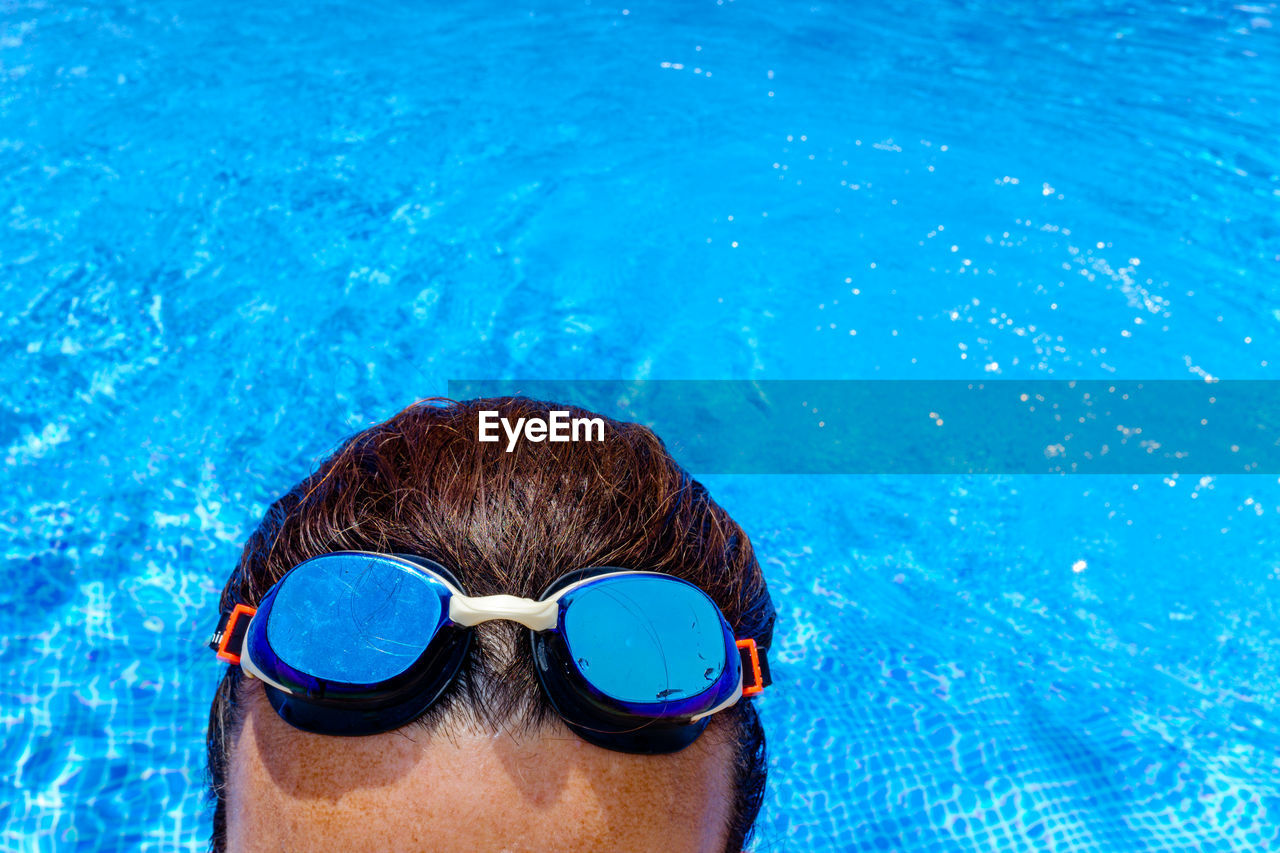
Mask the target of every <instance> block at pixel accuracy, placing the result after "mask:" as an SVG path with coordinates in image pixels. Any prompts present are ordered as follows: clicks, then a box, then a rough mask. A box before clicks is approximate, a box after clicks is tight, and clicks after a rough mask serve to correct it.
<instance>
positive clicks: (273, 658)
mask: <svg viewBox="0 0 1280 853" xmlns="http://www.w3.org/2000/svg"><path fill="white" fill-rule="evenodd" d="M766 605H767V602H766ZM767 606H768V613H769V616H770V617H771V616H772V606H771V605H767ZM496 619H509V620H512V621H515V622H519V623H520V624H521V625H524V626H525V627H527V628H528V629H529V637H530V642H531V643H532V647H533V660H534V665H535V668H536V670H537V673H538V679H539V680H540V681H541V683H542V686H543V689H544V690H545V692H546V695H547V697H548V699H549V700H550V701H551V703H552V705H554V707H555V709H556V711H557V712H558V713H559V714H560V716H561V717H563V718H564V720H565V722H566V723H567V724H568V726H569V728H570V729H571V730H572V731H573V732H574V733H576V734H577V735H578V736H579V737H581V738H583V739H584V740H586V741H588V742H590V743H593V744H595V745H597V746H601V747H605V748H607V749H613V750H617V751H620V752H633V753H649V754H654V753H667V752H675V751H677V750H680V749H683V748H684V747H686V746H688V745H689V744H690V743H692V742H693V741H694V740H695V739H696V738H697V737H698V735H700V734H701V733H702V731H703V729H705V728H706V726H707V723H708V722H709V718H710V716H711V715H712V714H714V713H716V712H717V711H722V710H724V709H726V708H729V707H732V706H733V705H734V704H736V703H737V702H738V701H739V700H740V699H742V698H744V697H749V696H753V695H755V694H757V693H759V692H760V691H762V690H763V689H764V688H765V687H766V686H767V685H769V684H770V683H771V679H770V676H769V665H768V661H767V659H766V646H767V645H768V640H769V636H768V634H769V633H771V631H770V632H768V633H767V634H766V635H765V636H764V637H762V638H760V641H759V642H758V641H757V639H756V638H747V639H735V637H734V635H733V631H732V629H731V628H730V627H729V624H728V623H727V622H726V621H725V618H724V614H723V613H721V611H720V608H719V607H717V606H716V604H715V602H713V601H712V600H711V598H710V597H708V596H707V594H706V593H705V592H703V591H702V590H701V589H699V588H698V587H697V586H694V585H693V584H691V583H689V582H687V581H684V580H681V579H680V578H676V577H673V576H671V575H666V574H661V573H658V572H646V571H629V570H625V569H618V568H597V569H580V570H577V571H575V572H571V573H569V574H568V575H565V576H564V577H562V578H560V579H559V580H557V581H556V582H555V583H553V584H551V586H550V587H548V588H547V589H546V590H545V591H544V592H543V594H542V596H541V597H540V598H539V599H538V600H536V601H535V600H533V599H528V598H517V597H515V596H511V595H490V596H484V597H478V598H472V597H469V596H467V595H466V594H465V593H464V592H463V590H462V586H461V584H460V583H459V582H458V580H457V578H456V577H454V575H453V574H452V573H451V572H450V571H449V570H448V569H446V568H445V567H444V566H442V565H440V564H439V563H437V562H434V561H432V560H427V559H424V558H421V557H413V556H407V555H388V554H374V553H368V552H363V551H340V552H335V553H331V554H325V555H323V556H319V557H315V558H313V559H310V560H307V561H305V562H303V563H300V564H299V565H297V566H295V567H294V568H293V569H290V570H289V571H288V572H287V573H286V574H285V575H284V577H282V578H281V579H280V580H279V581H278V582H277V583H276V584H275V585H274V586H272V587H271V589H270V590H268V591H267V594H266V595H265V596H263V598H262V601H261V603H260V604H259V605H258V606H257V608H253V607H249V606H247V605H244V604H237V605H236V606H235V608H234V609H233V610H232V611H231V612H230V613H227V614H225V615H224V616H223V617H222V620H221V622H220V623H219V625H218V630H217V631H216V632H215V633H214V635H213V638H212V639H211V640H210V642H209V645H210V647H211V648H213V649H215V650H216V651H217V652H218V657H219V658H220V659H222V660H225V661H227V662H229V663H231V664H238V665H239V666H240V667H241V668H242V669H243V671H244V672H245V673H247V674H248V675H250V676H252V677H254V678H257V679H259V680H261V681H262V683H263V685H264V686H265V688H266V694H267V698H268V700H269V701H270V703H271V705H272V707H273V708H275V710H276V713H278V714H279V715H280V717H282V718H283V719H284V720H285V721H286V722H288V723H290V724H291V725H293V726H295V727H296V728H299V729H303V730H305V731H309V732H316V733H320V734H329V735H367V734H376V733H378V732H386V731H391V730H393V729H396V728H399V727H400V726H402V725H404V724H406V723H408V722H410V721H412V720H414V719H416V718H417V717H419V716H420V715H421V714H422V713H423V712H424V711H426V710H427V708H429V707H430V706H431V704H432V703H433V702H435V701H436V699H437V698H439V696H440V695H441V694H442V693H443V692H444V690H445V688H446V687H448V685H449V684H450V682H451V681H452V680H453V678H454V676H455V675H457V673H458V672H459V670H460V669H461V668H462V664H463V662H464V660H465V657H466V654H467V650H468V648H469V646H470V643H471V638H472V633H473V632H472V631H471V628H472V627H473V626H475V625H478V624H480V623H481V622H489V621H492V620H496ZM768 627H769V628H772V619H771V618H770V620H769V624H768Z"/></svg>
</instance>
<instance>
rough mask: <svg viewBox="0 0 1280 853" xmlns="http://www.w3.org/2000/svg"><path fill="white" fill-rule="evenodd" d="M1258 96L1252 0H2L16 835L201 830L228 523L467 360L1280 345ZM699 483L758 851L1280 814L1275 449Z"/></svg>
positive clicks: (896, 358) (1078, 362) (1157, 350)
mask: <svg viewBox="0 0 1280 853" xmlns="http://www.w3.org/2000/svg"><path fill="white" fill-rule="evenodd" d="M1278 76H1280V15H1277V10H1276V5H1275V4H1273V3H1255V4H1245V3H1242V4H1237V5H1234V6H1228V5H1223V4H1204V5H1185V6H1175V5H1170V4H1158V3H1153V2H1149V0H1148V2H1140V3H1124V4H1120V3H1114V2H1110V3H1108V2H1088V3H1080V2H1076V3H1056V4H1044V3H1030V2H1003V3H992V2H977V0H974V2H965V3H957V2H939V3H933V4H928V5H921V4H908V3H901V2H887V3H879V4H873V5H868V4H824V3H812V2H806V3H790V2H781V3H758V2H746V0H723V2H719V1H718V0H707V1H706V2H696V3H673V2H666V3H644V2H632V0H620V2H618V3H602V2H589V3H584V2H579V3H555V4H551V3H546V2H534V3H524V4H517V5H514V6H513V5H512V4H509V3H488V4H465V8H463V6H462V5H461V4H404V3H388V2H381V0H375V2H368V3H359V4H357V3H339V2H333V3H327V4H300V3H299V4H293V3H281V4H260V5H257V6H252V7H245V8H239V9H231V8H227V4H218V3H195V2H189V0H156V2H153V3H148V4H142V5H138V6H131V5H128V4H123V3H119V2H101V3H92V4H83V3H82V4H76V5H68V4H51V3H47V2H44V0H36V2H19V1H18V0H8V2H5V3H3V4H2V5H0V175H2V176H3V181H2V182H0V195H2V196H3V198H2V199H0V216H2V220H0V222H2V225H0V228H2V230H0V454H3V480H2V481H0V484H2V485H3V488H0V531H2V532H3V563H0V616H2V617H3V618H2V619H0V661H2V663H0V666H2V667H3V674H4V676H5V678H4V679H3V686H2V687H0V719H2V720H3V725H4V732H5V736H4V738H3V739H0V753H2V754H3V758H2V759H0V771H2V772H0V826H2V827H3V836H0V847H2V848H3V849H5V850H19V851H44V850H59V851H62V850H76V851H79V850H86V851H88V850H93V851H97V850H146V851H159V850H175V849H181V850H200V849H203V848H204V847H205V845H206V842H207V837H208V833H209V828H210V816H209V813H208V811H207V808H206V804H205V801H204V799H203V786H204V766H203V763H204V747H203V736H204V727H205V722H206V718H207V713H208V703H209V699H210V697H211V693H212V690H213V687H214V685H215V684H216V682H217V680H218V678H219V675H220V668H219V665H218V664H216V663H215V662H214V661H213V660H212V656H211V655H210V654H209V653H208V652H207V651H206V650H205V649H204V647H203V645H202V643H203V641H204V639H205V638H206V637H207V636H208V634H209V632H210V630H211V629H212V627H213V622H214V619H215V607H216V600H217V594H218V590H219V589H220V587H221V584H222V582H223V579H224V578H225V576H226V575H227V573H228V572H229V571H230V569H231V568H232V566H233V565H234V563H235V561H236V558H237V556H238V554H239V549H240V547H241V545H242V544H243V542H244V539H245V537H246V535H247V533H248V532H249V531H250V530H251V529H252V528H253V527H254V525H255V524H256V522H257V520H258V519H259V518H260V516H261V514H262V512H263V510H264V509H265V507H266V506H267V505H268V504H269V503H270V502H271V500H272V499H273V498H274V496H276V495H277V494H278V493H279V492H280V491H281V490H282V489H283V488H285V487H286V486H288V485H290V484H292V483H293V482H295V481H296V480H298V479H300V478H301V477H303V476H304V475H306V474H307V473H308V472H310V471H311V470H313V469H314V467H315V466H316V464H317V463H318V461H319V460H320V459H322V458H323V457H324V456H325V455H326V454H327V453H328V452H329V451H331V450H332V449H333V448H334V447H335V446H336V444H337V443H338V442H339V441H340V440H341V439H342V438H343V437H344V436H346V435H348V434H350V433H351V432H353V431H355V430H357V429H359V428H361V427H363V426H365V425H368V424H370V423H373V422H376V421H378V420H380V419H383V418H385V417H387V416H389V415H390V414H392V413H393V412H395V411H397V410H398V409H400V408H401V407H402V406H404V405H405V404H407V403H409V402H411V401H412V400H414V399H417V398H419V397H423V396H428V395H432V394H442V393H444V391H445V389H446V387H447V384H446V383H447V381H448V380H449V379H451V378H464V377H465V378H484V377H491V378H500V377H518V378H553V379H574V378H592V379H608V378H661V379H681V378H707V379H712V378H734V379H815V378H829V379H866V378H875V379H937V378H953V379H987V380H1018V379H1028V378H1039V379H1044V378H1055V379H1073V378H1075V379H1086V378H1089V379H1096V378H1108V377H1117V378H1129V379H1197V378H1202V377H1206V376H1210V377H1219V378H1238V379H1258V380H1270V379H1274V378H1276V372H1277V367H1278V366H1280V346H1278V345H1280V292H1278V289H1277V281H1280V278H1278V277H1277V272H1278V271H1280V263H1278V262H1280V241H1278V235H1280V232H1278V231H1277V228H1276V222H1277V212H1278V211H1280V154H1278V153H1277V149H1276V146H1275V144H1274V141H1275V139H1276V135H1277V131H1280V89H1278V88H1277V87H1276V86H1275V85H1274V81H1275V80H1276V79H1277V77H1278ZM707 416H708V418H709V419H710V423H709V426H708V428H709V429H712V430H713V429H714V427H715V423H714V419H715V413H714V412H709V413H708V415H707ZM666 438H668V439H669V440H671V441H673V442H675V441H678V439H679V437H678V436H666ZM704 479H705V481H706V482H707V483H708V485H709V486H710V487H711V489H712V492H713V494H714V495H716V496H717V498H718V499H719V500H720V501H721V503H723V504H724V505H725V506H726V507H727V508H728V509H729V511H730V512H731V513H732V514H733V515H734V516H735V517H736V518H738V519H739V520H740V521H741V522H742V523H743V524H744V526H745V527H746V528H747V529H748V531H749V532H750V533H751V534H752V538H753V542H754V543H755V546H756V548H757V551H758V553H759V556H760V558H761V561H762V564H763V566H764V569H765V573H766V576H767V577H768V579H769V582H770V585H771V587H772V589H773V591H774V596H775V600H776V601H777V603H778V609H779V613H780V621H779V630H778V637H777V645H776V647H775V649H774V652H773V659H774V667H773V669H774V676H775V679H776V686H775V687H774V688H773V689H771V690H770V691H769V693H768V695H766V696H765V697H762V698H761V700H760V707H761V709H762V713H763V715H764V719H765V723H766V726H767V728H768V731H769V743H770V749H771V773H770V781H769V791H768V796H767V800H766V803H765V807H764V811H763V813H762V815H761V819H760V822H759V826H758V832H757V835H756V837H755V840H754V842H753V845H752V849H753V850H757V851H766V850H768V851H791V850H797V851H817V852H818V853H823V851H847V850H904V851H992V850H1000V851H1021V850H1073V851H1077V850H1078V851H1086V853H1102V851H1117V853H1130V851H1136V850H1159V851H1172V850H1185V851H1193V850H1194V851H1207V850H1223V851H1227V850H1230V851H1238V850H1264V849H1269V848H1271V847H1275V846H1277V845H1280V707H1278V703H1280V692H1278V691H1280V688H1278V687H1277V685H1280V665H1278V662H1280V652H1278V650H1277V634H1278V631H1280V612H1278V607H1280V606H1278V605H1277V604H1276V602H1277V601H1278V600H1280V557H1278V556H1277V554H1278V553H1280V552H1278V551H1277V547H1276V545H1277V538H1278V537H1277V531H1278V530H1280V527H1278V526H1277V522H1280V482H1277V480H1276V478H1274V477H1264V476H1252V477H1248V476H1207V477H1203V478H1202V477H1199V476H1196V477H1186V476H1184V477H1180V478H1172V477H1160V476H1142V477H1122V476H1064V477H1032V476H1002V477H997V476H968V477H961V476H928V477H926V476H832V477H824V476H770V477H759V476H726V475H713V476H707V477H705V478H704Z"/></svg>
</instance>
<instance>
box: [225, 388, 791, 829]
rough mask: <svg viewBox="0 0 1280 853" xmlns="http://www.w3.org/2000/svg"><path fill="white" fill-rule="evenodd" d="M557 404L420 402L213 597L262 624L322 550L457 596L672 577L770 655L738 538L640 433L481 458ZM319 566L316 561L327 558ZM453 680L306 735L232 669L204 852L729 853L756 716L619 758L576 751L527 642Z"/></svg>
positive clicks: (754, 581)
mask: <svg viewBox="0 0 1280 853" xmlns="http://www.w3.org/2000/svg"><path fill="white" fill-rule="evenodd" d="M553 409H554V410H568V411H569V412H570V414H571V415H572V416H573V417H597V416H595V415H592V414H591V413H589V412H585V411H583V410H580V409H576V408H574V407H572V406H559V405H557V406H550V405H548V404H545V403H540V402H536V401H532V400H527V399H523V398H499V399H490V400H475V401H469V402H465V403H448V402H447V401H425V402H424V403H421V404H416V405H413V406H410V407H409V408H407V409H405V410H404V411H402V412H400V413H399V414H398V415H396V416H395V417H393V418H391V419H390V420H388V421H387V422H385V423H382V424H379V425H376V426H374V427H371V428H369V429H367V430H365V431H363V432H361V433H359V434H357V435H355V436H354V437H352V438H351V439H349V440H348V441H347V442H345V443H344V444H343V445H342V447H341V448H339V450H338V451H337V452H336V453H334V454H333V456H332V457H330V458H329V459H327V460H326V461H325V462H324V463H322V464H321V466H320V468H319V470H318V471H316V472H315V473H314V474H313V475H311V476H310V477H308V478H306V479H305V480H303V481H302V482H301V483H299V484H298V485H297V486H295V487H294V488H293V489H292V490H290V491H289V492H288V493H287V494H286V495H284V496H283V497H282V498H280V499H279V500H278V501H276V503H275V504H273V505H272V506H271V508H270V509H269V510H268V511H267V513H266V516H265V518H264V519H263V521H262V523H261V524H260V525H259V527H258V529H257V530H256V531H255V532H254V534H253V535H252V536H251V537H250V538H249V541H248V542H247V543H246V545H245V548H244V552H243V554H242V556H241V558H240V562H239V565H238V566H237V568H236V570H235V572H234V573H233V574H232V576H231V577H230V579H229V580H228V581H227V584H226V586H225V587H224V589H223V593H222V599H221V612H222V613H223V614H227V613H230V612H231V611H232V610H233V608H235V606H236V605H238V604H244V605H249V606H255V607H256V606H258V604H259V603H260V602H262V600H263V597H264V595H265V594H266V593H267V592H268V590H270V589H271V588H272V586H273V585H275V584H276V583H277V581H279V580H280V579H281V578H282V577H283V576H284V575H285V573H286V572H288V571H289V570H290V569H292V568H293V567H295V566H297V565H299V564H300V563H303V562H304V561H307V560H310V559H313V558H317V557H320V556H321V555H326V554H331V553H333V552H337V551H363V552H374V553H377V554H386V555H407V556H409V557H413V558H416V559H418V560H428V561H434V562H435V563H438V564H440V565H441V566H443V567H447V570H448V571H449V572H452V574H453V575H454V577H455V578H456V579H457V581H458V582H459V583H460V585H461V587H463V588H465V591H466V594H467V595H470V596H490V595H509V596H517V597H520V598H525V599H539V598H540V597H541V596H542V595H543V593H544V592H545V591H546V590H547V588H548V586H549V585H551V584H552V583H553V582H555V581H557V580H558V579H561V578H562V577H564V576H565V575H567V574H568V573H570V572H572V571H574V570H578V569H589V568H593V567H614V568H616V569H623V570H635V571H643V572H658V573H662V574H666V575H673V576H675V577H677V578H681V579H683V580H686V581H688V582H690V583H692V584H694V585H696V586H697V587H698V588H700V589H701V590H702V591H704V592H705V593H706V594H707V596H709V597H710V599H711V600H712V601H713V602H714V603H715V605H717V606H718V607H719V609H720V611H721V612H722V613H723V614H724V618H725V620H726V621H727V623H728V625H729V627H730V628H731V629H732V630H733V633H734V634H735V635H736V636H739V637H746V636H752V637H759V638H761V639H762V640H763V644H764V645H767V642H768V635H769V633H770V632H771V629H772V607H771V605H770V603H769V597H768V593H767V590H766V587H765V581H764V577H763V575H762V574H761V571H760V567H759V564H758V563H757V561H756V559H755V557H754V555H753V553H752V549H751V544H750V542H749V540H748V538H747V536H746V534H745V533H744V532H743V531H742V529H741V528H740V527H739V526H738V525H737V524H736V523H735V522H734V521H733V520H732V519H731V518H729V516H728V515H727V514H726V513H725V512H724V510H723V509H721V508H720V507H719V506H718V505H716V504H715V503H714V502H713V501H712V500H711V498H710V496H709V495H708V493H707V491H706V490H705V488H703V486H702V485H701V484H700V483H698V482H697V481H695V480H693V479H691V478H690V477H689V476H688V474H687V473H685V472H684V471H683V470H682V469H681V468H680V467H679V465H677V464H676V463H675V462H674V460H672V458H671V456H670V455H669V454H668V453H667V452H666V449H665V448H664V446H663V444H662V442H661V441H660V440H659V439H658V438H657V437H656V436H655V435H654V434H653V433H652V432H651V431H650V430H648V429H646V428H644V427H642V426H638V425H635V424H627V423H619V422H615V421H611V420H608V419H605V421H604V422H605V424H606V428H605V431H604V437H603V439H604V440H603V441H568V442H550V441H542V442H535V441H528V440H520V441H516V442H515V443H514V445H513V446H511V447H510V449H508V442H507V439H506V437H505V436H504V437H503V439H502V440H501V441H499V442H485V441H480V440H478V439H479V434H478V432H479V419H480V413H481V411H486V410H487V411H495V410H496V411H497V412H498V413H499V414H500V415H501V416H502V417H504V418H506V419H507V421H508V422H510V423H515V422H516V421H517V420H518V419H519V418H540V419H548V418H549V417H550V413H551V411H552V410H553ZM326 559H331V558H326ZM469 630H470V631H472V632H474V633H473V641H472V642H471V644H470V648H469V651H468V652H467V653H466V657H465V659H464V660H463V662H462V663H461V668H460V669H459V670H458V673H457V675H456V677H454V678H453V679H452V680H451V681H450V682H449V684H448V686H447V687H445V689H444V692H443V693H442V694H441V695H440V696H439V697H438V698H437V699H436V700H435V702H434V703H433V704H431V705H430V707H429V708H428V709H427V710H426V712H425V713H423V714H422V715H421V716H419V717H417V718H416V719H415V720H413V721H412V722H410V723H409V724H408V725H405V726H403V727H402V728H399V729H396V730H394V731H388V732H384V733H379V734H370V735H365V736H360V737H333V736H327V735H323V734H312V733H309V732H306V731H302V730H301V729H300V728H296V727H294V726H291V725H290V724H289V723H286V722H285V721H284V720H283V719H281V717H280V716H278V715H277V714H276V713H275V711H273V707H272V705H271V704H269V703H268V699H267V696H266V694H265V692H264V688H263V683H262V682H261V681H259V680H256V679H249V678H246V677H245V676H244V675H243V672H242V669H241V667H239V666H231V667H229V668H228V669H227V672H226V674H225V676H224V678H223V680H222V683H221V684H220V685H219V687H218V690H217V693H216V695H215V697H214V701H213V706H212V708H211V711H210V723H209V731H208V739H207V745H208V760H209V772H210V777H211V795H212V797H213V800H214V828H213V838H212V849H213V850H215V851H221V850H224V849H259V848H261V849H298V850H303V849H313V848H316V849H330V850H343V849H354V848H355V847H357V846H358V847H359V848H360V849H368V850H381V849H388V850H406V851H408V850H431V851H449V850H475V851H487V850H493V851H498V850H509V851H517V850H528V851H537V850H551V849H555V850H564V851H571V850H603V849H627V850H635V851H642V850H655V851H656V850H663V851H683V850H690V851H695V850H696V851H708V853H720V851H730V853H737V851H738V850H740V849H742V846H743V845H744V844H745V841H746V839H747V837H748V836H749V834H750V832H751V828H752V825H753V824H754V822H755V818H756V816H757V814H758V812H759V809H760V805H761V801H762V798H763V794H764V786H765V778H766V765H765V739H764V732H763V729H762V727H761V725H760V721H759V718H758V716H757V714H756V711H755V709H754V707H753V704H752V702H750V701H746V700H744V701H739V702H737V703H736V704H734V705H733V706H732V707H730V708H728V709H727V710H724V711H720V712H718V713H715V714H712V715H711V716H710V717H709V718H708V719H709V723H708V725H707V728H706V729H705V730H704V731H703V732H702V733H701V735H700V736H698V737H697V739H696V740H694V741H693V743H692V744H690V745H689V746H687V747H685V748H683V749H680V750H678V751H676V752H670V753H668V754H657V755H645V754H632V752H629V751H615V750H613V749H605V748H601V747H600V746H596V745H593V744H591V743H588V742H586V741H585V740H584V739H583V738H581V737H578V736H575V735H574V734H573V733H572V732H571V731H570V729H569V728H568V727H567V726H566V724H565V721H564V720H563V719H562V718H561V716H560V714H559V713H557V711H556V708H555V707H553V705H552V704H551V701H550V700H549V699H548V697H547V695H546V692H545V691H544V690H543V689H541V688H540V684H539V671H538V670H536V669H535V661H534V653H533V651H532V649H531V646H530V645H529V639H528V638H529V636H530V633H529V630H528V629H526V628H524V627H522V626H521V625H519V624H516V623H515V622H509V621H487V622H482V623H480V624H478V625H476V626H475V627H474V628H471V629H469Z"/></svg>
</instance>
